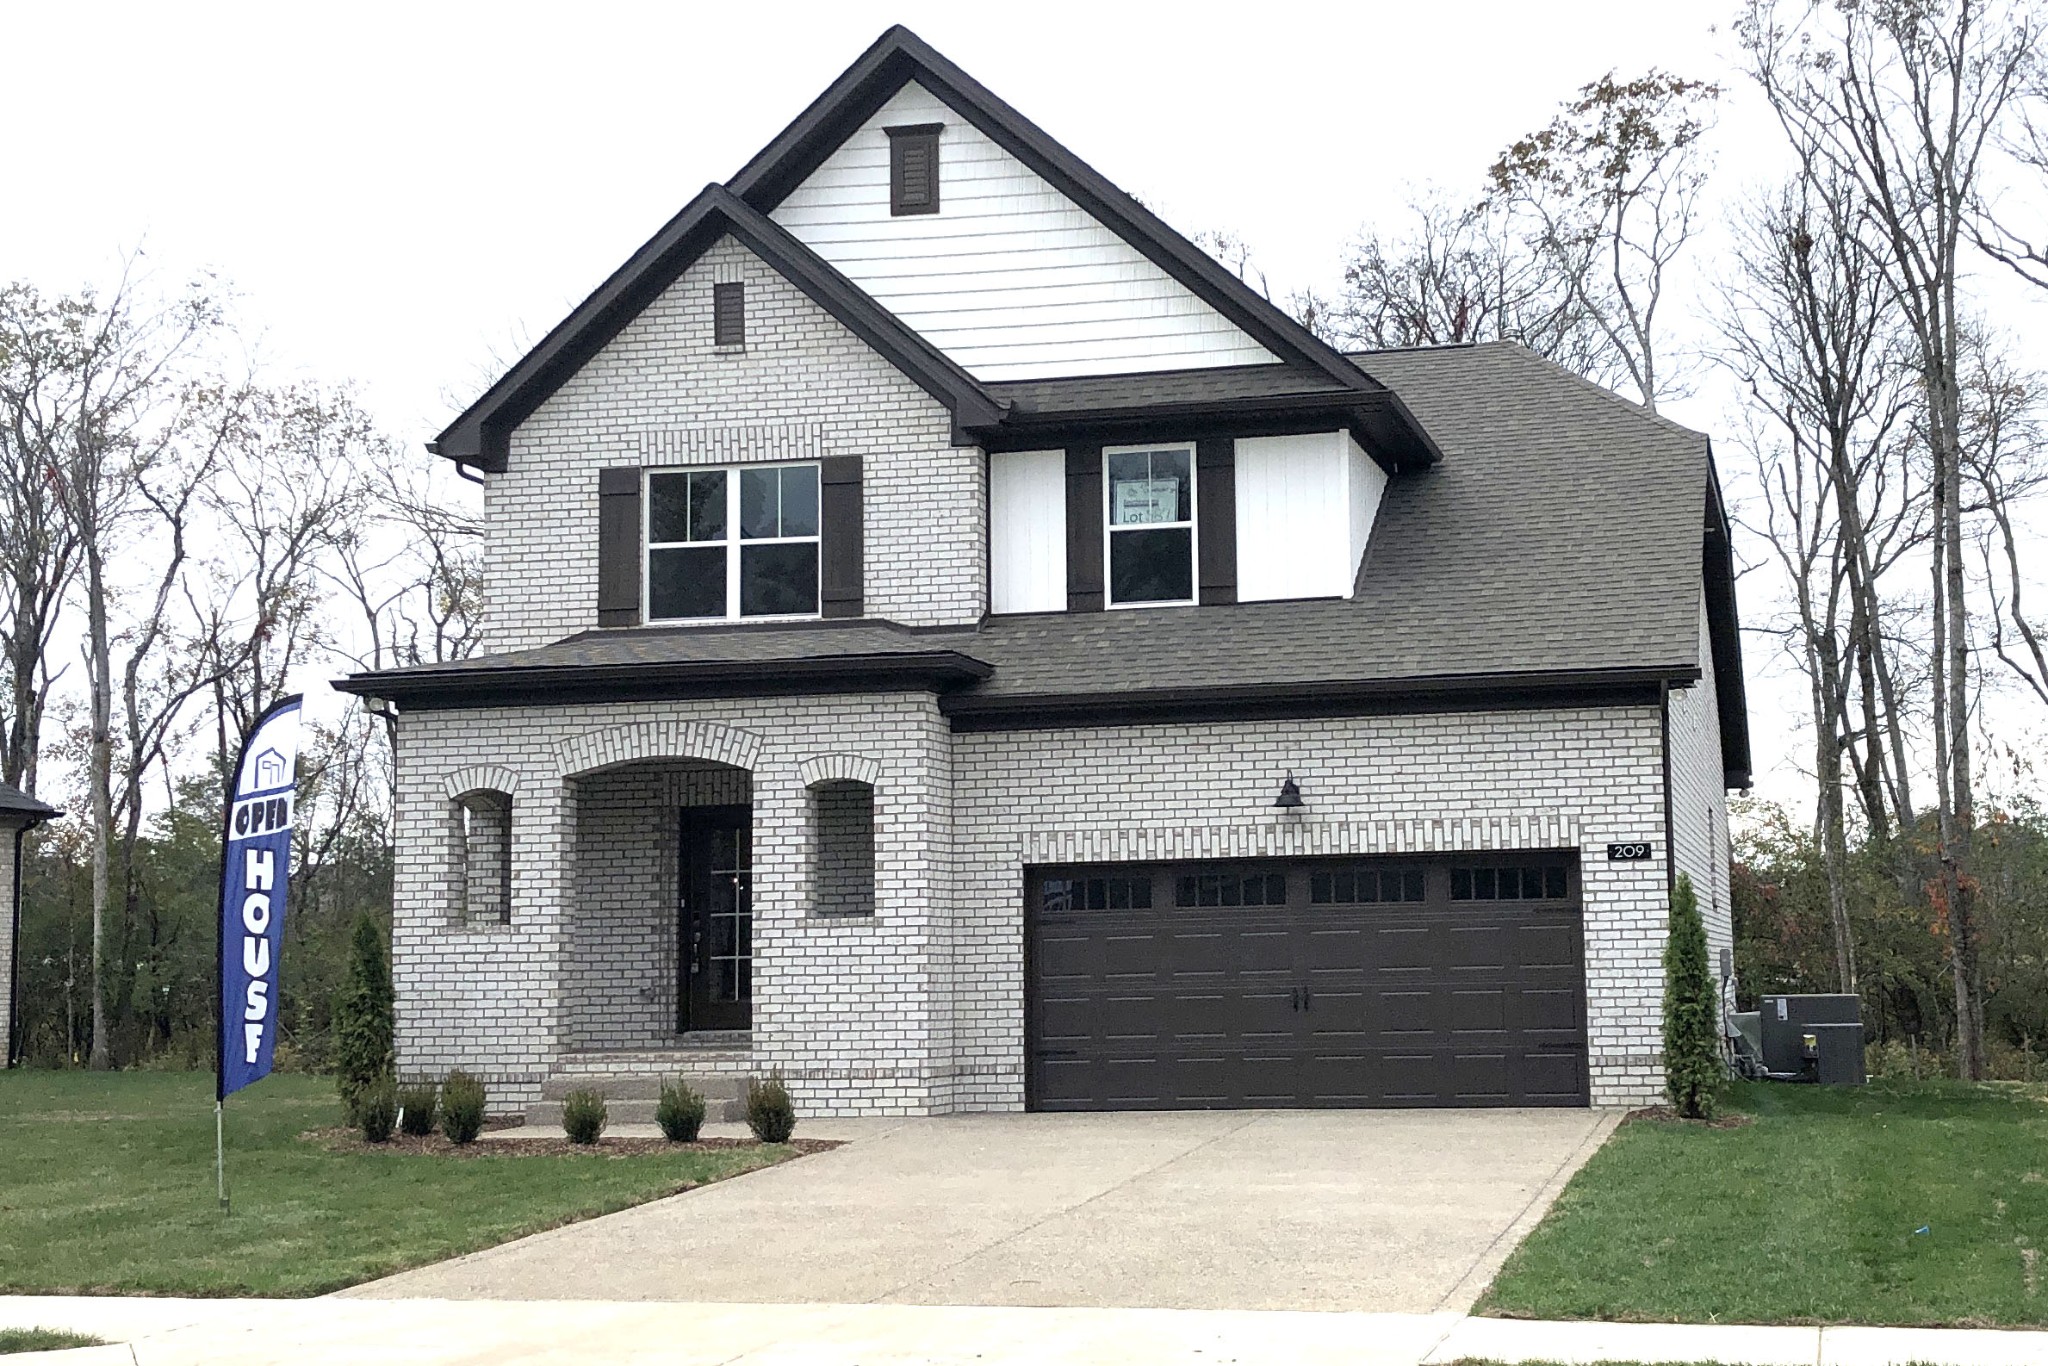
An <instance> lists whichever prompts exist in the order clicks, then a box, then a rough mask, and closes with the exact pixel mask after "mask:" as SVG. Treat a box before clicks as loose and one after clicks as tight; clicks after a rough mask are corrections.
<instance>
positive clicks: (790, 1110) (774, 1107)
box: [747, 1072, 796, 1143]
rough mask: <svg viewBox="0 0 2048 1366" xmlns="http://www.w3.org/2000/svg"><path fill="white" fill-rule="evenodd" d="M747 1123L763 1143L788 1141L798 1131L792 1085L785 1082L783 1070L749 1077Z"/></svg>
mask: <svg viewBox="0 0 2048 1366" xmlns="http://www.w3.org/2000/svg"><path fill="white" fill-rule="evenodd" d="M747 1127H748V1128H749V1129H752V1130H753V1131H754V1137H755V1138H758V1139H760V1140H761V1141H762V1142H763V1143H787V1142H789V1136H790V1134H792V1133H794V1132H795V1131H796V1106H795V1105H794V1104H793V1103H791V1101H790V1099H789V1088H788V1087H787V1086H784V1085H783V1084H782V1073H780V1072H771V1073H769V1074H768V1076H767V1077H766V1078H765V1079H763V1078H761V1077H752V1078H749V1079H748V1081H747Z"/></svg>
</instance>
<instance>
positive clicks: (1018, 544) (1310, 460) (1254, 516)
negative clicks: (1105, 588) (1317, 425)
mask: <svg viewBox="0 0 2048 1366" xmlns="http://www.w3.org/2000/svg"><path fill="white" fill-rule="evenodd" d="M1236 466H1237V468H1236V475H1235V483H1236V493H1237V600H1238V601H1239V602H1272V601H1277V600H1280V599H1284V598H1348V597H1350V596H1351V595H1352V591H1353V589H1354V587H1355V586H1356V583H1357V579H1358V566H1359V563H1360V561H1362V560H1363V559H1364V558H1365V546H1366V542H1367V541H1368V540H1369V539H1370V538H1371V536H1372V524H1373V519H1374V517H1375V516H1377V515H1378V512H1379V506H1380V496H1381V495H1382V494H1383V493H1384V492H1385V491H1386V487H1387V476H1386V472H1385V471H1384V470H1382V469H1381V468H1380V467H1379V465H1378V464H1377V463H1376V462H1375V461H1374V460H1373V459H1372V458H1371V457H1370V456H1368V455H1367V454H1366V453H1365V451H1364V450H1363V449H1362V448H1361V447H1360V446H1359V444H1358V443H1357V442H1356V441H1354V440H1352V439H1351V434H1350V433H1349V432H1316V433H1312V434H1309V435H1305V436H1254V437H1239V438H1238V440H1237V459H1236ZM988 487H989V609H990V610H991V611H993V612H996V613H1012V612H1062V611H1065V610H1066V606H1067V486H1066V453H1065V452H1064V451H1002V452H997V453H996V454H993V455H991V456H990V457H989V480H988Z"/></svg>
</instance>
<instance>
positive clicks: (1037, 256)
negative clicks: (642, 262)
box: [771, 82, 1277, 380]
mask: <svg viewBox="0 0 2048 1366" xmlns="http://www.w3.org/2000/svg"><path fill="white" fill-rule="evenodd" d="M924 123H938V124H943V125H944V131H943V132H942V133H940V135H939V212H937V213H935V214H905V215H902V216H900V217H892V216H891V215H890V213H889V138H888V135H887V133H886V132H884V130H885V129H888V128H892V127H901V126H904V125H909V124H924ZM771 217H773V218H774V220H775V221H776V222H777V223H779V224H781V225H782V226H783V227H785V228H787V229H788V230H789V231H790V233H791V234H792V235H793V236H795V237H796V238H797V239H798V240H799V241H801V242H803V243H804V244H805V245H806V246H808V247H810V248H811V250H813V251H815V252H817V253H818V254H819V255H820V256H822V257H824V258H825V259H826V260H827V261H830V262H831V263H832V264H833V265H834V266H836V267H838V268H839V270H840V271H842V272H843V273H844V274H845V275H846V276H847V277H848V278H849V279H851V280H852V281H853V282H854V283H855V284H857V285H859V286H860V287H861V288H862V289H864V290H866V291H867V292H868V293H869V294H871V295H873V296H874V297H875V299H877V300H878V301H879V302H880V303H881V304H882V305H883V306H884V307H886V308H887V309H889V310H890V311H891V312H893V313H894V314H896V316H897V317H899V318H901V319H902V320H903V321H904V322H905V323H907V324H908V325H909V326H910V327H911V328H913V329H914V330H916V331H917V332H918V333H920V334H922V335H923V336H924V337H925V338H926V339H927V340H929V341H930V342H931V343H932V344H933V345H935V346H937V347H938V348H939V349H940V350H942V351H944V352H945V353H946V354H947V355H949V356H951V357H952V358H953V359H954V360H956V361H958V362H959V363H960V364H961V365H962V366H963V367H965V368H966V369H967V370H968V371H969V372H970V373H972V374H973V375H975V376H976V377H977V378H980V379H988V380H1005V379H1032V378H1044V377H1047V376H1053V375H1102V374H1117V373H1122V372H1127V371H1143V370H1178V369H1186V368H1191V367H1201V366H1216V365H1255V364H1267V363H1270V362H1273V361H1274V360H1276V359H1277V358H1276V357H1275V356H1274V355H1273V354H1272V353H1271V352H1270V351H1268V350H1266V348H1265V347H1263V346H1261V345H1260V344H1259V343H1258V342H1256V341H1254V340H1253V339H1252V338H1251V337H1250V336H1248V335H1246V334H1245V333H1244V332H1243V331H1241V330H1240V329H1239V328H1238V327H1237V325H1236V324H1234V323H1232V322H1231V321H1230V320H1229V319H1227V318H1225V317H1224V316H1223V315H1222V314H1220V313H1218V312H1217V311H1216V310H1215V309H1213V308H1211V307H1210V306H1209V305H1208V304H1206V303H1204V302H1203V301H1202V300H1201V299H1199V298H1198V297H1196V296H1195V294H1194V293H1193V292H1191V291H1190V290H1189V289H1188V288H1187V287H1186V286H1184V285H1182V284H1181V283H1180V282H1179V281H1177V280H1175V279H1174V278H1173V277H1172V276H1170V275H1168V274H1167V273H1166V272H1165V271H1163V270H1161V269H1160V268H1159V267H1158V266H1156V265H1154V264H1153V263H1152V262H1151V261H1149V260H1147V259H1146V258H1145V257H1144V256H1143V255H1142V254H1140V253H1139V252H1138V250H1137V249H1136V248H1135V247H1133V246H1131V245H1130V243H1128V242H1126V241H1124V240H1123V239H1122V238H1121V237H1118V236H1117V235H1116V234H1115V233H1114V232H1112V231H1111V230H1110V229H1109V228H1108V227H1106V226H1104V225H1103V224H1102V223H1101V222H1100V221H1099V220H1097V219H1096V218H1095V217H1093V216H1092V215H1090V214H1089V213H1087V212H1086V211H1084V210H1083V209H1082V208H1081V207H1080V206H1079V205H1077V204H1075V203H1074V202H1073V201H1072V200H1070V199H1068V198H1067V197H1066V196H1065V195H1063V194H1061V193H1060V192H1059V191H1058V190H1056V189H1054V188H1053V187H1052V185H1051V184H1050V183H1048V182H1047V181H1046V180H1045V179H1044V178H1043V177H1041V176H1040V175H1038V174H1037V173H1036V172H1035V171H1033V170H1031V169H1030V168H1029V167H1027V166H1025V165H1024V163H1023V162H1021V161H1019V160H1017V159H1016V158H1015V157H1013V156H1011V155H1010V154H1009V153H1008V152H1006V151H1004V150H1003V149H1002V148H1001V147H999V146H997V145H996V144H995V143H994V142H992V141H991V140H990V139H989V138H988V137H987V136H986V135H985V134H983V133H982V132H981V130H979V129H977V128H976V127H974V125H973V124H971V123H969V122H967V120H965V119H963V118H962V117H960V116H959V115H958V114H956V113H954V112H953V110H952V109H951V108H949V107H948V106H947V105H946V104H945V103H944V102H943V101H941V100H940V99H939V98H938V97H937V96H935V95H933V94H931V93H930V92H929V91H927V90H926V89H925V88H924V87H922V86H920V85H917V84H916V83H914V82H913V83H911V84H909V85H906V86H905V87H904V88H903V89H902V90H900V91H898V92H897V93H896V95H895V96H894V97H893V98H891V99H890V100H889V102H888V103H887V104H885V105H883V106H882V108H881V109H880V110H878V111H877V112H876V114H875V115H874V117H873V118H871V119H869V120H868V121H867V122H866V123H865V124H863V125H862V126H861V128H860V129H859V131H857V132H856V133H854V134H853V135H852V136H851V137H849V138H848V139H847V140H846V142H845V143H843V144H842V145H841V146H840V147H839V149H838V150H837V151H835V152H833V153H832V155H831V156H829V157H827V158H826V159H825V161H824V162H823V164H821V165H820V166H819V167H818V169H817V170H815V171H813V172H812V173H811V175H810V176H809V178H807V179H806V180H805V181H804V182H803V184H801V185H799V186H798V187H797V188H796V189H795V190H794V191H792V192H791V193H790V195H789V197H788V198H787V199H785V200H783V202H782V203H781V204H780V205H779V206H777V207H776V209H775V211H774V212H773V214H772V215H771Z"/></svg>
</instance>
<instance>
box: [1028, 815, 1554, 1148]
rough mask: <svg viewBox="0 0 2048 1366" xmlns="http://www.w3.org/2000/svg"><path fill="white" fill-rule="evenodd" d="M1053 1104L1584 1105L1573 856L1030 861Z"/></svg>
mask: <svg viewBox="0 0 2048 1366" xmlns="http://www.w3.org/2000/svg"><path fill="white" fill-rule="evenodd" d="M1025 896H1026V905H1025V923H1026V941H1027V951H1028V959H1027V969H1026V971H1027V981H1028V983H1029V986H1028V1001H1027V1013H1026V1020H1027V1041H1026V1047H1027V1049H1028V1052H1029V1077H1028V1087H1029V1094H1028V1097H1027V1099H1028V1101H1029V1104H1030V1105H1031V1106H1032V1108H1034V1109H1039V1110H1160V1109H1209V1108H1227V1107H1233V1106H1402V1105H1413V1106H1422V1105H1584V1104H1586V1007H1585V1002H1586V991H1585V969H1584V961H1583V949H1582V943H1583V940H1582V936H1581V929H1580V916H1579V870H1578V858H1577V855H1576V854H1575V853H1551V854H1536V855H1526V854H1517V855H1500V854H1489V855H1474V856H1472V857H1470V858H1452V859H1447V860H1441V861H1432V862H1417V861H1412V860H1400V859H1384V860H1381V859H1367V860H1348V861H1343V862H1308V861H1296V860H1277V859H1275V860H1260V861H1257V862H1251V863H1229V864H1221V863H1217V864H1210V863H1204V864H1172V865H1156V866H1154V865H1132V864H1117V865H1101V866H1092V867H1061V868H1051V867H1048V868H1034V869H1031V870H1030V871H1029V876H1028V877H1027V878H1026V886H1025Z"/></svg>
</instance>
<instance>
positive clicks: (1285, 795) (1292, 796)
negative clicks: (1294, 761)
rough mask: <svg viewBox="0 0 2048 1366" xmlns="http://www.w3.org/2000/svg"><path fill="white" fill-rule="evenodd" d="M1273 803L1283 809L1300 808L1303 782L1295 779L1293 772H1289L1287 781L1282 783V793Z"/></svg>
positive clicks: (1292, 809)
mask: <svg viewBox="0 0 2048 1366" xmlns="http://www.w3.org/2000/svg"><path fill="white" fill-rule="evenodd" d="M1273 805H1275V806H1277V807H1279V808H1280V809H1281V810H1282V811H1294V810H1297V809H1299V808H1300V806H1301V784H1300V783H1297V782H1295V781H1294V775H1293V774H1292V773H1289V774H1288V775H1287V778H1286V781H1284V782H1282V783H1281V784H1280V795H1279V796H1278V797H1275V798H1274V799H1273Z"/></svg>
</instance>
